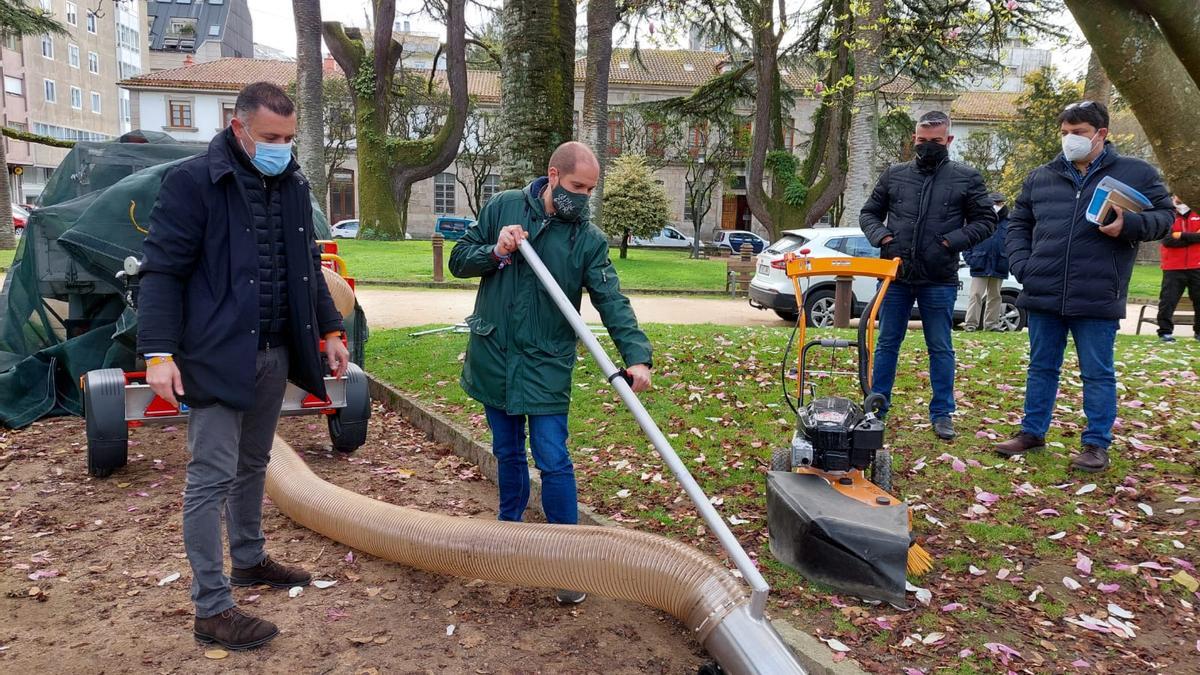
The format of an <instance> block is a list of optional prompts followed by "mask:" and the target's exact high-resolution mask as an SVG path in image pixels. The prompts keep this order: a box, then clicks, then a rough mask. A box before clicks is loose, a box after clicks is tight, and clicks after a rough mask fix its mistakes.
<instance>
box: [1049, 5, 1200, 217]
mask: <svg viewBox="0 0 1200 675" xmlns="http://www.w3.org/2000/svg"><path fill="white" fill-rule="evenodd" d="M1143 3H1144V4H1145V5H1146V6H1152V5H1158V4H1164V5H1165V4H1169V3H1165V2H1164V3H1157V2H1151V1H1150V0H1143ZM1066 4H1067V8H1068V9H1070V10H1071V14H1072V15H1074V17H1075V21H1076V23H1078V24H1079V28H1080V29H1081V30H1082V31H1083V34H1084V36H1085V37H1086V38H1087V39H1088V42H1089V43H1091V45H1092V48H1093V49H1094V51H1095V53H1096V54H1097V55H1098V57H1099V58H1100V65H1102V66H1104V70H1105V72H1107V73H1108V76H1109V78H1110V79H1111V80H1112V82H1113V84H1114V85H1116V87H1117V89H1118V90H1119V91H1120V92H1121V95H1122V96H1123V97H1124V98H1125V100H1127V101H1129V104H1130V107H1132V108H1133V113H1134V115H1135V116H1136V117H1137V120H1138V122H1139V123H1141V125H1142V128H1143V129H1145V131H1146V135H1147V136H1148V137H1149V138H1150V142H1151V145H1152V146H1153V147H1154V155H1155V157H1157V158H1158V162H1159V164H1160V165H1161V166H1162V168H1163V172H1164V173H1165V174H1166V178H1167V181H1168V182H1169V183H1170V184H1171V188H1172V190H1173V191H1174V192H1176V193H1178V194H1179V195H1180V197H1182V198H1183V199H1184V201H1190V202H1200V136H1197V135H1196V134H1195V131H1194V130H1195V129H1196V128H1197V127H1198V126H1200V94H1198V93H1197V90H1196V82H1195V81H1194V80H1193V79H1192V77H1191V75H1189V71H1190V72H1193V73H1200V63H1195V62H1193V61H1191V60H1190V59H1189V61H1188V62H1186V65H1185V62H1184V61H1181V55H1191V54H1194V53H1196V50H1194V49H1189V50H1182V51H1181V52H1179V53H1176V52H1174V51H1172V49H1171V45H1170V44H1168V42H1167V38H1166V37H1165V36H1164V35H1163V33H1162V32H1160V30H1159V28H1158V26H1159V25H1162V21H1161V19H1160V21H1159V23H1158V24H1156V23H1155V20H1154V19H1155V17H1152V16H1150V15H1149V14H1147V13H1146V12H1144V11H1142V10H1141V9H1138V8H1137V7H1134V6H1132V5H1131V4H1130V3H1128V2H1122V1H1121V0H1066ZM1196 41H1200V36H1197V35H1195V33H1193V34H1192V42H1193V44H1194V43H1195V42H1196ZM1198 60H1200V59H1198Z"/></svg>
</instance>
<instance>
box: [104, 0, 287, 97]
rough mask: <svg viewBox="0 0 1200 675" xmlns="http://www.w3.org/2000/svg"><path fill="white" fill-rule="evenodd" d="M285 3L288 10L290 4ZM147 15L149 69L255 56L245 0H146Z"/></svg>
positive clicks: (247, 6)
mask: <svg viewBox="0 0 1200 675" xmlns="http://www.w3.org/2000/svg"><path fill="white" fill-rule="evenodd" d="M280 4H281V5H282V4H285V3H280ZM286 4H287V9H288V10H290V9H291V4H290V3H286ZM146 16H147V22H146V25H147V26H148V32H149V42H150V59H149V70H152V71H153V70H167V69H171V68H179V67H182V66H184V65H185V64H186V63H206V62H208V61H215V60H217V59H220V58H227V57H238V58H253V57H254V21H253V20H252V19H251V18H250V7H249V5H248V4H247V0H148V1H147V3H146ZM122 79H124V78H122Z"/></svg>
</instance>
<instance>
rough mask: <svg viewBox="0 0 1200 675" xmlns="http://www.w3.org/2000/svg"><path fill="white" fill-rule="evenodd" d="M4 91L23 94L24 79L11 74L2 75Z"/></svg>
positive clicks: (18, 94) (17, 94) (14, 94)
mask: <svg viewBox="0 0 1200 675" xmlns="http://www.w3.org/2000/svg"><path fill="white" fill-rule="evenodd" d="M4 93H6V94H12V95H13V96H24V95H25V81H24V80H22V79H21V78H19V77H13V76H12V75H5V76H4Z"/></svg>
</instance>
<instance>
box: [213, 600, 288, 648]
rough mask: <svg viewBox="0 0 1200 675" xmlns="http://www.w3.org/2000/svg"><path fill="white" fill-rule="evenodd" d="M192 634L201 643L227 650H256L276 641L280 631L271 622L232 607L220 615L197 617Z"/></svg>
mask: <svg viewBox="0 0 1200 675" xmlns="http://www.w3.org/2000/svg"><path fill="white" fill-rule="evenodd" d="M192 633H193V634H194V635H195V636H196V639H197V640H198V641H200V642H204V643H211V642H215V643H217V644H219V645H221V646H222V647H224V648H226V649H254V648H255V647H261V646H263V645H265V644H267V643H268V642H270V641H271V640H273V639H275V636H276V635H279V629H278V628H276V627H275V624H273V623H271V622H270V621H264V620H262V619H260V618H258V617H256V616H251V615H249V614H246V613H245V612H243V611H242V610H240V609H238V608H237V607H230V608H229V609H227V610H225V611H224V612H221V613H220V614H214V615H213V616H206V617H204V618H203V619H201V618H200V617H196V624H195V626H194V627H193V628H192Z"/></svg>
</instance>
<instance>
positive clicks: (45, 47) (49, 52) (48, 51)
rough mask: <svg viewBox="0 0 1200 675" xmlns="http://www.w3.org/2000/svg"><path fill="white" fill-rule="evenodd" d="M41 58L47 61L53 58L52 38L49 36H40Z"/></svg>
mask: <svg viewBox="0 0 1200 675" xmlns="http://www.w3.org/2000/svg"><path fill="white" fill-rule="evenodd" d="M42 56H44V57H46V58H48V59H53V58H54V38H52V37H50V36H49V35H43V36H42Z"/></svg>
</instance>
